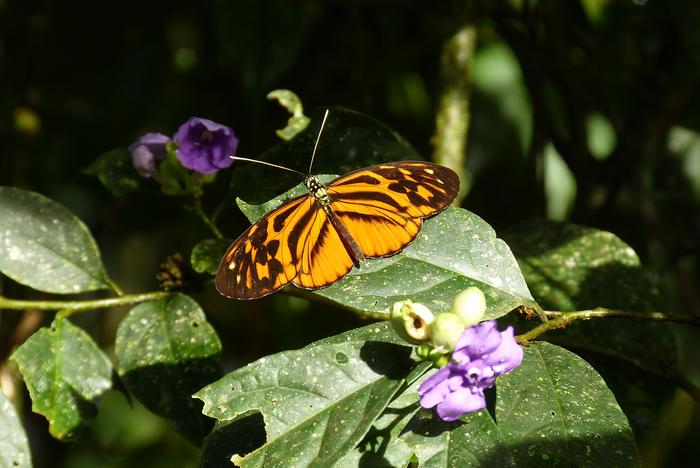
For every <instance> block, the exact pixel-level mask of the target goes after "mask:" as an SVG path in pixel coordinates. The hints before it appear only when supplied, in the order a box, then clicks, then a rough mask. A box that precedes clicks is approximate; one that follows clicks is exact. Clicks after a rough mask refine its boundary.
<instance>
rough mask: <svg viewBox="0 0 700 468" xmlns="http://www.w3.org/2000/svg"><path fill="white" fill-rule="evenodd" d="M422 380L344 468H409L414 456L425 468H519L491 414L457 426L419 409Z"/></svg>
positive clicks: (346, 460)
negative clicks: (392, 467) (373, 467)
mask: <svg viewBox="0 0 700 468" xmlns="http://www.w3.org/2000/svg"><path fill="white" fill-rule="evenodd" d="M420 383H421V382H420V381H417V382H415V383H414V384H413V385H411V386H410V387H408V388H407V389H406V390H405V391H404V392H403V393H402V394H401V395H399V397H398V398H396V399H395V400H394V401H392V402H391V404H390V405H389V407H388V408H387V410H386V411H385V412H384V414H382V416H381V417H380V418H378V419H377V421H376V422H375V424H374V426H373V427H372V430H371V431H370V432H369V433H368V434H367V437H365V439H364V440H363V442H362V443H361V444H360V445H359V446H358V447H357V448H356V449H355V450H353V451H352V452H350V453H348V454H347V455H346V456H345V457H344V458H343V459H342V460H341V461H340V463H339V464H338V466H339V467H347V468H351V467H355V466H406V465H407V463H408V462H409V461H410V460H411V457H412V456H415V457H416V458H418V461H419V464H420V466H421V467H440V466H444V467H452V466H459V467H481V466H515V463H514V460H513V458H512V454H511V452H510V450H509V448H508V447H507V446H506V444H505V442H504V440H503V438H502V437H501V434H500V432H499V429H498V427H497V426H496V423H495V422H494V421H493V419H492V418H491V415H490V414H489V413H488V412H486V411H479V412H476V413H471V414H468V415H466V416H464V417H463V418H462V419H461V420H460V421H459V422H458V423H448V422H444V421H441V420H440V419H439V418H438V417H437V416H436V415H435V414H434V413H433V412H432V411H429V410H423V409H421V408H420V406H419V404H418V399H419V398H418V393H417V391H418V387H419V384H420Z"/></svg>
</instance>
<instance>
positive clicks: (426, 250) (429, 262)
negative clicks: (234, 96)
mask: <svg viewBox="0 0 700 468" xmlns="http://www.w3.org/2000/svg"><path fill="white" fill-rule="evenodd" d="M327 177H329V178H330V177H332V176H327ZM327 180H328V179H326V178H325V177H324V179H323V181H324V182H327ZM302 190H305V189H304V188H303V187H300V186H297V187H295V188H294V189H292V190H290V191H288V192H287V193H284V194H282V195H280V196H279V197H277V198H275V199H273V200H271V201H269V202H267V203H265V204H263V205H248V204H247V203H244V202H242V201H240V200H238V206H239V207H240V208H241V210H242V211H243V213H244V214H245V215H246V216H247V217H248V219H250V221H251V222H255V221H256V220H257V219H258V218H259V217H260V216H262V214H263V213H266V212H267V211H269V210H271V209H273V208H275V207H276V206H278V205H279V204H281V203H282V202H284V201H286V200H288V199H289V198H292V197H293V196H295V195H298V194H299V193H303V192H302ZM469 286H477V287H479V288H480V289H481V290H482V292H483V293H484V295H485V296H486V304H487V312H486V317H485V318H486V319H489V318H497V317H500V316H502V315H505V314H507V313H508V312H510V311H511V310H513V309H515V308H516V307H518V306H520V305H527V306H530V307H534V308H537V304H535V302H534V300H533V299H532V296H531V295H530V292H529V291H528V289H527V285H526V284H525V279H524V278H523V277H522V274H521V273H520V269H519V268H518V264H517V262H516V261H515V258H514V257H513V254H512V253H511V252H510V249H509V248H508V245H506V243H505V242H503V241H502V240H500V239H498V238H497V237H496V233H495V232H494V230H493V228H491V226H489V225H488V224H487V223H486V222H484V221H483V220H482V219H481V218H479V217H478V216H477V215H475V214H474V213H471V212H469V211H466V210H463V209H461V208H448V209H447V210H445V211H444V212H443V213H441V214H439V215H437V216H435V217H433V218H431V219H428V220H426V221H425V222H424V224H423V228H422V229H421V232H420V233H419V234H418V237H416V239H415V240H414V241H413V243H411V244H410V245H409V246H408V247H407V248H406V249H404V251H403V252H401V253H399V254H397V255H394V256H392V257H388V258H383V259H374V260H368V261H367V263H365V264H364V265H362V266H361V267H360V268H358V269H354V270H353V271H351V272H350V274H348V275H347V276H346V277H345V278H343V279H342V280H340V281H339V282H338V283H336V284H334V285H333V286H330V287H328V288H325V289H320V290H317V291H314V294H317V295H319V296H322V297H324V298H326V299H329V300H331V301H332V302H335V303H338V304H340V305H342V306H344V307H348V308H351V309H354V310H357V311H360V312H363V313H371V314H387V315H388V313H389V310H390V308H391V306H392V304H394V302H396V301H400V300H403V299H411V300H413V301H416V302H422V303H423V304H425V305H426V306H428V307H429V308H430V309H432V310H433V312H441V311H447V310H448V309H449V308H450V301H451V300H452V298H453V297H454V296H455V295H456V294H457V293H458V292H460V291H462V290H464V289H466V288H467V287H469ZM291 287H293V286H291Z"/></svg>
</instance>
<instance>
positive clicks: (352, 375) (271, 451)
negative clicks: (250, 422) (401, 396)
mask: <svg viewBox="0 0 700 468" xmlns="http://www.w3.org/2000/svg"><path fill="white" fill-rule="evenodd" d="M409 354H410V348H409V347H407V346H403V345H401V344H398V343H397V337H396V335H395V333H394V332H393V331H392V330H391V329H390V328H389V326H388V324H387V323H382V324H376V325H369V326H366V327H363V328H359V329H357V330H352V331H350V332H347V333H343V334H341V335H338V336H335V337H332V338H328V339H325V340H321V341H319V342H316V343H313V344H311V345H309V346H307V347H306V348H303V349H300V350H297V351H287V352H283V353H278V354H274V355H272V356H267V357H264V358H262V359H259V360H258V361H256V362H254V363H252V364H249V365H248V366H246V367H244V368H242V369H238V370H236V371H234V372H231V373H230V374H228V375H226V376H225V377H224V378H222V379H221V380H219V381H218V382H215V383H213V384H212V385H209V386H208V387H206V388H204V389H203V390H201V391H200V392H198V393H197V394H196V395H195V397H196V398H199V399H201V400H202V401H204V413H205V414H207V415H209V416H211V417H213V418H216V419H218V420H220V421H224V422H230V423H231V424H235V423H236V422H237V421H238V420H239V419H242V418H245V417H247V416H249V415H250V413H251V412H253V411H259V412H260V413H262V416H263V418H264V421H265V431H266V432H267V442H266V443H265V444H264V445H262V446H261V447H259V448H257V449H256V450H254V451H252V452H251V453H249V454H247V455H245V456H241V455H242V454H237V456H235V457H234V458H233V461H234V462H235V463H237V464H239V465H240V466H262V465H263V464H264V465H282V464H285V465H286V466H331V465H332V464H333V463H334V462H335V461H337V460H338V459H339V458H340V457H342V456H343V455H344V454H345V453H347V452H349V451H350V450H352V449H353V447H355V445H356V444H357V443H358V442H359V441H360V440H361V439H362V438H363V437H364V436H365V434H366V432H367V431H368V430H369V428H370V426H371V425H372V423H373V422H374V420H375V419H376V418H377V417H378V416H379V415H380V414H381V413H382V411H384V409H385V408H386V405H387V404H388V403H389V402H390V401H391V399H392V398H393V396H394V395H395V394H396V392H397V391H398V390H399V389H400V387H401V385H402V383H403V379H402V376H404V375H405V374H406V373H407V372H408V370H409V369H411V368H412V367H413V365H414V363H413V361H411V360H410V359H409Z"/></svg>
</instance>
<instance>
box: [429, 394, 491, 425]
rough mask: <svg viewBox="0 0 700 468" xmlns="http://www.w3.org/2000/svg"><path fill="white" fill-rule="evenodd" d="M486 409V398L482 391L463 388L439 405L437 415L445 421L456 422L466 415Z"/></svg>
mask: <svg viewBox="0 0 700 468" xmlns="http://www.w3.org/2000/svg"><path fill="white" fill-rule="evenodd" d="M482 408H486V398H485V397H484V393H483V392H482V391H481V390H480V389H474V390H472V389H470V388H468V387H463V388H461V389H460V390H457V391H456V392H452V393H450V394H449V395H448V396H447V397H446V398H445V399H444V400H443V401H442V403H440V404H438V405H437V414H438V416H440V418H441V419H443V420H444V421H454V420H456V419H459V418H460V417H461V416H462V415H464V414H466V413H471V412H474V411H478V410H480V409H482Z"/></svg>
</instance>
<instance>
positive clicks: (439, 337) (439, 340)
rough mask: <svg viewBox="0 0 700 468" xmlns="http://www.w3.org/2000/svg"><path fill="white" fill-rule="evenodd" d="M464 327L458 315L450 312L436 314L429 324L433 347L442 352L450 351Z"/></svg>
mask: <svg viewBox="0 0 700 468" xmlns="http://www.w3.org/2000/svg"><path fill="white" fill-rule="evenodd" d="M464 328H465V327H464V323H462V319H461V318H459V316H458V315H456V314H453V313H450V312H446V313H444V314H438V315H437V316H436V317H435V320H433V323H432V324H431V325H430V339H431V341H432V342H433V345H435V349H436V350H437V351H439V352H442V353H449V352H452V351H453V350H454V349H455V345H456V344H457V340H459V337H460V336H461V335H462V332H463V331H464Z"/></svg>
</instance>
